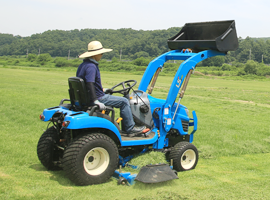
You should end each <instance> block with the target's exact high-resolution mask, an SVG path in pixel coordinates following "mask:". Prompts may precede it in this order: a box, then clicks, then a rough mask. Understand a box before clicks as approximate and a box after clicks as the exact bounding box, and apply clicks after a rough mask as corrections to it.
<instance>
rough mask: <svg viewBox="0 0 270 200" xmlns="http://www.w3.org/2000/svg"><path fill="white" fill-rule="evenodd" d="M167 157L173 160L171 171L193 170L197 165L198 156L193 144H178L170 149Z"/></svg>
mask: <svg viewBox="0 0 270 200" xmlns="http://www.w3.org/2000/svg"><path fill="white" fill-rule="evenodd" d="M169 157H170V160H171V159H172V160H173V169H175V170H176V171H178V172H179V171H187V170H191V169H194V168H195V167H196V165H197V163H198V159H199V154H198V150H197V148H196V147H195V146H194V145H193V144H191V143H189V142H179V143H177V144H176V145H175V146H174V147H173V148H172V151H171V153H170V155H169Z"/></svg>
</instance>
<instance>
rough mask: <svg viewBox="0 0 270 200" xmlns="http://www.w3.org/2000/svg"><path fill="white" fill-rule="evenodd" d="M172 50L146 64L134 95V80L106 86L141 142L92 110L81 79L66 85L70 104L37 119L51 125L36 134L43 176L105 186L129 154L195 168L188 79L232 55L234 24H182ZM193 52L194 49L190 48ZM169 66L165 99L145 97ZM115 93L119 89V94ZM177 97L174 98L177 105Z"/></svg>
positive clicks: (109, 113) (111, 114)
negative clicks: (125, 105)
mask: <svg viewBox="0 0 270 200" xmlns="http://www.w3.org/2000/svg"><path fill="white" fill-rule="evenodd" d="M168 46H169V48H170V49H171V51H169V52H167V53H164V54H163V55H161V56H159V57H157V58H156V59H154V60H153V61H151V62H150V63H149V65H148V67H147V69H146V70H145V73H144V75H143V77H142V79H141V81H140V84H139V87H138V89H137V90H134V89H133V87H134V85H135V84H136V80H128V81H124V82H121V83H119V84H117V85H115V86H114V87H112V88H111V89H112V94H113V93H121V94H122V95H123V96H125V97H126V98H128V99H129V101H130V106H131V110H132V113H133V117H134V121H135V123H136V124H137V125H145V126H147V127H148V128H149V130H150V131H148V132H146V133H144V134H142V135H141V136H140V137H128V136H127V135H125V133H122V132H121V128H120V125H119V122H120V120H121V119H116V117H115V111H114V108H112V107H107V108H106V110H105V111H101V110H99V108H98V107H97V106H90V104H89V100H88V95H87V91H86V86H85V84H84V81H83V80H82V79H81V78H78V77H71V78H69V79H68V83H69V96H70V98H69V99H63V100H61V102H60V104H59V106H56V107H51V108H47V109H44V111H43V113H42V114H41V115H40V119H41V120H42V121H45V122H50V123H51V124H52V126H50V127H49V125H48V127H47V130H46V131H45V132H44V133H43V134H42V135H41V137H40V139H39V141H38V145H37V154H38V158H39V160H40V162H41V163H42V164H43V165H44V166H45V167H46V168H47V169H48V170H58V169H63V170H64V171H65V172H66V175H67V177H68V178H69V179H70V180H71V181H73V182H74V183H75V184H76V185H91V184H99V183H103V182H106V181H107V180H108V179H109V178H110V177H112V175H113V174H114V172H115V170H116V169H117V168H118V167H119V166H121V167H124V166H125V165H126V164H127V162H128V161H129V160H130V159H132V157H133V156H134V155H137V154H140V153H144V152H147V151H148V150H157V151H162V152H164V153H166V156H167V158H168V160H171V161H172V163H173V164H172V165H173V169H174V170H176V171H186V170H191V169H194V168H195V167H196V165H197V162H198V158H199V155H198V150H197V148H196V147H195V146H194V145H193V144H192V142H193V138H194V133H195V132H196V130H197V123H198V121H197V116H196V112H195V111H193V112H192V116H190V115H189V111H188V108H187V107H185V106H184V105H181V104H180V101H181V99H182V98H183V96H184V92H185V90H186V87H187V84H188V81H189V78H190V76H191V74H192V72H193V71H194V70H195V67H196V65H197V63H199V62H201V61H203V60H205V59H207V58H210V57H213V56H220V55H226V53H227V52H228V51H233V50H236V49H237V47H238V39H237V35H236V29H235V22H234V21H233V20H231V21H218V22H201V23H187V24H185V25H184V26H183V27H182V29H181V31H180V32H179V33H178V34H177V35H175V36H174V37H172V38H170V39H168ZM191 49H192V50H191ZM169 60H183V61H184V62H182V63H181V65H180V66H179V68H178V70H177V72H176V74H175V77H174V79H173V81H172V84H171V87H170V89H169V92H168V95H167V98H166V99H158V98H155V97H153V96H151V94H152V91H153V89H154V86H155V83H156V81H157V77H158V75H159V72H160V71H161V70H162V68H163V66H164V63H165V62H166V61H169ZM119 87H121V88H120V89H119ZM177 97H179V98H178V100H177Z"/></svg>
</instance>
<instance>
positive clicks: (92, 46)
mask: <svg viewBox="0 0 270 200" xmlns="http://www.w3.org/2000/svg"><path fill="white" fill-rule="evenodd" d="M110 51H112V49H105V48H103V46H102V44H101V43H100V42H99V41H92V42H90V43H89V44H88V51H87V52H85V53H83V54H81V55H80V56H79V58H88V57H91V56H94V55H98V54H102V53H106V52H110Z"/></svg>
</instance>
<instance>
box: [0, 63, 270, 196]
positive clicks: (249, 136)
mask: <svg viewBox="0 0 270 200" xmlns="http://www.w3.org/2000/svg"><path fill="white" fill-rule="evenodd" d="M71 76H75V69H74V70H73V71H72V70H68V71H65V70H57V71H42V70H31V69H28V70H21V69H10V68H0V138H1V139H0V160H1V162H0V199H137V200H139V199H140V200H143V199H144V200H146V199H153V200H154V199H269V197H270V191H269V181H270V167H269V166H270V153H269V152H270V124H269V116H270V102H269V97H270V94H269V93H270V81H267V80H266V81H257V80H253V81H251V80H249V81H232V80H222V79H204V78H197V77H193V76H192V77H191V79H190V83H189V85H188V88H187V91H186V94H185V96H184V98H183V99H182V100H181V103H182V104H183V105H185V106H187V107H188V108H189V110H190V113H191V111H192V110H195V111H196V113H197V116H198V120H199V121H198V131H197V132H196V133H195V135H194V142H193V143H194V145H195V146H196V147H197V148H198V150H199V154H200V159H199V162H198V165H197V167H196V169H195V170H192V171H188V172H182V173H178V177H179V179H177V180H173V181H168V182H165V183H159V184H142V183H139V182H138V183H136V184H135V185H134V186H118V185H117V182H116V180H114V179H113V178H112V179H110V180H109V181H108V182H107V183H104V184H100V185H92V186H86V187H78V186H75V185H74V184H73V183H72V182H70V181H69V180H68V179H67V178H66V177H65V175H64V173H63V171H57V172H52V171H47V170H46V169H45V168H44V167H43V166H42V165H41V163H40V162H39V160H38V158H37V155H36V145H37V142H38V140H39V137H40V136H41V134H42V132H43V131H44V130H45V129H46V126H47V123H44V122H41V121H40V120H39V118H38V117H39V114H41V113H42V111H43V109H44V108H48V107H52V106H56V105H58V104H59V102H60V100H61V99H62V98H68V85H67V79H68V77H71ZM128 79H135V80H137V81H138V82H139V81H140V79H141V75H132V74H125V73H108V72H102V81H103V87H106V88H109V87H111V86H113V85H115V84H116V83H118V82H121V81H124V80H128ZM171 81H172V77H168V76H160V77H159V78H158V81H157V84H156V89H155V90H154V92H153V96H156V97H158V98H163V99H164V98H166V94H167V92H168V90H169V87H170V85H171ZM137 85H138V84H137ZM163 161H164V157H163V155H161V154H160V153H158V152H150V153H148V154H145V155H143V156H140V157H137V158H135V159H134V160H133V162H132V164H137V165H141V164H142V163H143V165H145V164H150V163H152V164H155V163H154V162H156V163H159V162H163ZM127 171H129V170H128V169H127ZM130 171H131V170H130Z"/></svg>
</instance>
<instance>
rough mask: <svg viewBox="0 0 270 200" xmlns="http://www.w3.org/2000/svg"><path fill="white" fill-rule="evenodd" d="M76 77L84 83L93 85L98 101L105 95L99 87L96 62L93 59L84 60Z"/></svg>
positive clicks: (98, 72)
mask: <svg viewBox="0 0 270 200" xmlns="http://www.w3.org/2000/svg"><path fill="white" fill-rule="evenodd" d="M76 76H77V77H80V78H82V79H83V80H84V82H85V83H87V82H92V83H94V86H95V89H96V95H97V98H98V99H99V98H100V97H102V96H104V95H105V93H104V92H103V87H102V85H101V77H100V71H99V68H98V62H97V61H95V60H93V59H85V60H84V61H83V63H82V64H80V66H79V67H78V69H77V73H76Z"/></svg>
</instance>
